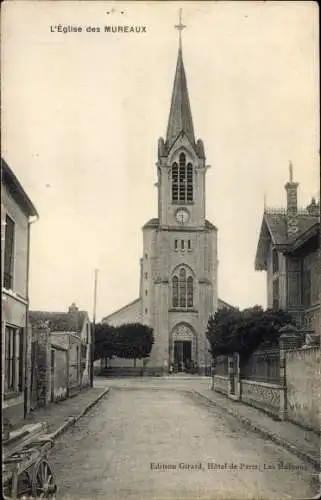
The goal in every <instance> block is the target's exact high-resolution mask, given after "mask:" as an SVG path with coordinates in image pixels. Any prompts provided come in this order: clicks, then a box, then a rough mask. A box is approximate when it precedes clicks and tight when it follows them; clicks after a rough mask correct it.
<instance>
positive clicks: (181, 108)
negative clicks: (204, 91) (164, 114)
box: [166, 46, 195, 151]
mask: <svg viewBox="0 0 321 500" xmlns="http://www.w3.org/2000/svg"><path fill="white" fill-rule="evenodd" d="M182 132H183V133H184V134H185V135H186V136H187V138H188V139H189V141H190V143H191V144H192V145H193V146H195V136H194V127H193V119H192V113H191V107H190V102H189V96H188V90H187V80H186V74H185V68H184V63H183V55H182V48H181V46H180V47H179V50H178V57H177V64H176V72H175V79H174V87H173V94H172V102H171V109H170V113H169V119H168V126H167V134H166V149H167V151H169V150H170V148H171V147H172V145H173V144H174V142H175V141H176V139H177V138H178V136H179V135H180V134H181V133H182Z"/></svg>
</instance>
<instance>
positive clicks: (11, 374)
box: [4, 326, 23, 392]
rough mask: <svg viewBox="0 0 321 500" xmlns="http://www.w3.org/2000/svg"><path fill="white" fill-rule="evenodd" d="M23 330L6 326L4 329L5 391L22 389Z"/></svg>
mask: <svg viewBox="0 0 321 500" xmlns="http://www.w3.org/2000/svg"><path fill="white" fill-rule="evenodd" d="M22 342H23V330H22V329H21V328H14V327H11V326H6V330H5V380H4V384H5V391H6V392H10V391H15V392H18V391H19V392H21V391H22V377H23V360H22V352H23V345H22Z"/></svg>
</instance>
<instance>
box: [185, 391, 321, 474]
mask: <svg viewBox="0 0 321 500" xmlns="http://www.w3.org/2000/svg"><path fill="white" fill-rule="evenodd" d="M195 393H196V394H198V395H199V396H201V397H203V398H206V399H207V400H208V401H210V402H211V403H213V404H214V405H216V406H218V407H219V408H221V409H222V410H223V411H226V412H227V413H229V414H230V415H233V416H234V417H236V418H238V419H239V420H240V421H241V422H242V423H243V424H245V425H246V426H247V427H249V428H251V429H253V430H254V431H256V432H258V433H260V434H261V435H262V436H264V437H266V438H267V439H270V440H271V441H273V442H274V443H276V444H278V445H280V446H283V448H286V449H287V450H289V451H291V452H292V453H294V454H295V455H297V456H298V457H300V458H302V459H303V460H306V461H308V462H309V463H311V464H313V465H314V466H315V467H317V468H319V467H320V436H318V435H317V434H316V433H315V432H313V431H309V430H305V429H303V428H302V427H300V426H298V425H295V424H293V423H291V422H288V421H278V420H274V419H273V418H272V417H270V416H268V415H267V414H266V413H264V412H263V411H261V410H259V409H257V408H253V407H252V406H248V405H246V404H244V403H242V402H238V401H233V400H231V399H229V398H228V397H227V396H224V395H223V394H220V393H218V392H216V391H213V390H211V389H210V388H208V389H206V388H202V389H201V390H195Z"/></svg>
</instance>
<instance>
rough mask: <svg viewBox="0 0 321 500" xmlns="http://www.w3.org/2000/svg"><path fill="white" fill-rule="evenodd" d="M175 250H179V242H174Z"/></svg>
mask: <svg viewBox="0 0 321 500" xmlns="http://www.w3.org/2000/svg"><path fill="white" fill-rule="evenodd" d="M174 248H175V250H177V248H178V240H175V241H174Z"/></svg>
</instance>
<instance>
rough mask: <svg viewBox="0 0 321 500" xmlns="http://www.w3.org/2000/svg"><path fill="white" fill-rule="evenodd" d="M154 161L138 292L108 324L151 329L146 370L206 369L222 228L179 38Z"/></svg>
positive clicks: (104, 320) (215, 295)
mask: <svg viewBox="0 0 321 500" xmlns="http://www.w3.org/2000/svg"><path fill="white" fill-rule="evenodd" d="M178 28H179V29H181V28H182V25H181V24H179V25H178ZM156 166H157V177H158V182H157V188H158V217H157V218H152V219H150V220H149V221H148V222H147V223H146V224H145V225H144V226H143V228H142V231H143V257H142V258H141V260H140V294H139V297H138V298H137V299H136V300H134V301H133V302H131V303H130V304H128V305H126V306H124V307H122V308H121V309H119V310H118V311H116V312H114V313H113V314H110V315H108V316H106V317H104V318H103V322H108V323H110V324H111V325H114V326H117V325H119V324H121V323H126V322H136V321H139V322H141V323H143V324H147V325H149V326H151V327H152V328H153V329H154V335H155V344H154V346H153V349H152V352H151V355H150V358H149V361H148V365H147V366H148V370H151V371H152V372H155V371H157V370H159V369H161V368H162V367H166V366H170V365H171V364H177V366H178V368H179V370H184V367H185V366H186V365H187V364H188V363H190V362H193V363H195V364H196V365H197V366H198V368H199V372H200V373H202V372H204V370H205V367H206V366H209V365H210V363H211V357H210V354H209V352H208V349H209V346H208V342H207V339H206V336H205V330H206V326H207V322H208V318H209V316H210V315H211V314H213V313H215V312H216V311H217V309H218V297H217V267H218V260H217V228H216V227H215V226H214V224H212V223H211V222H210V221H209V220H207V219H206V213H205V183H206V173H207V170H208V168H209V165H208V164H207V162H206V157H205V149H204V144H203V142H202V140H201V139H198V140H196V137H195V134H194V125H193V119H192V113H191V107H190V101H189V94H188V89H187V79H186V73H185V68H184V63H183V54H182V46H181V39H180V41H179V49H178V57H177V64H176V72H175V78H174V87H173V92H172V99H171V107H170V112H169V119H168V125H167V133H166V137H165V139H163V138H160V139H159V140H158V161H157V163H156ZM225 304H226V303H225ZM223 305H224V303H223V302H222V306H223ZM115 363H117V360H112V361H111V366H115ZM122 363H123V364H124V361H122Z"/></svg>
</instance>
